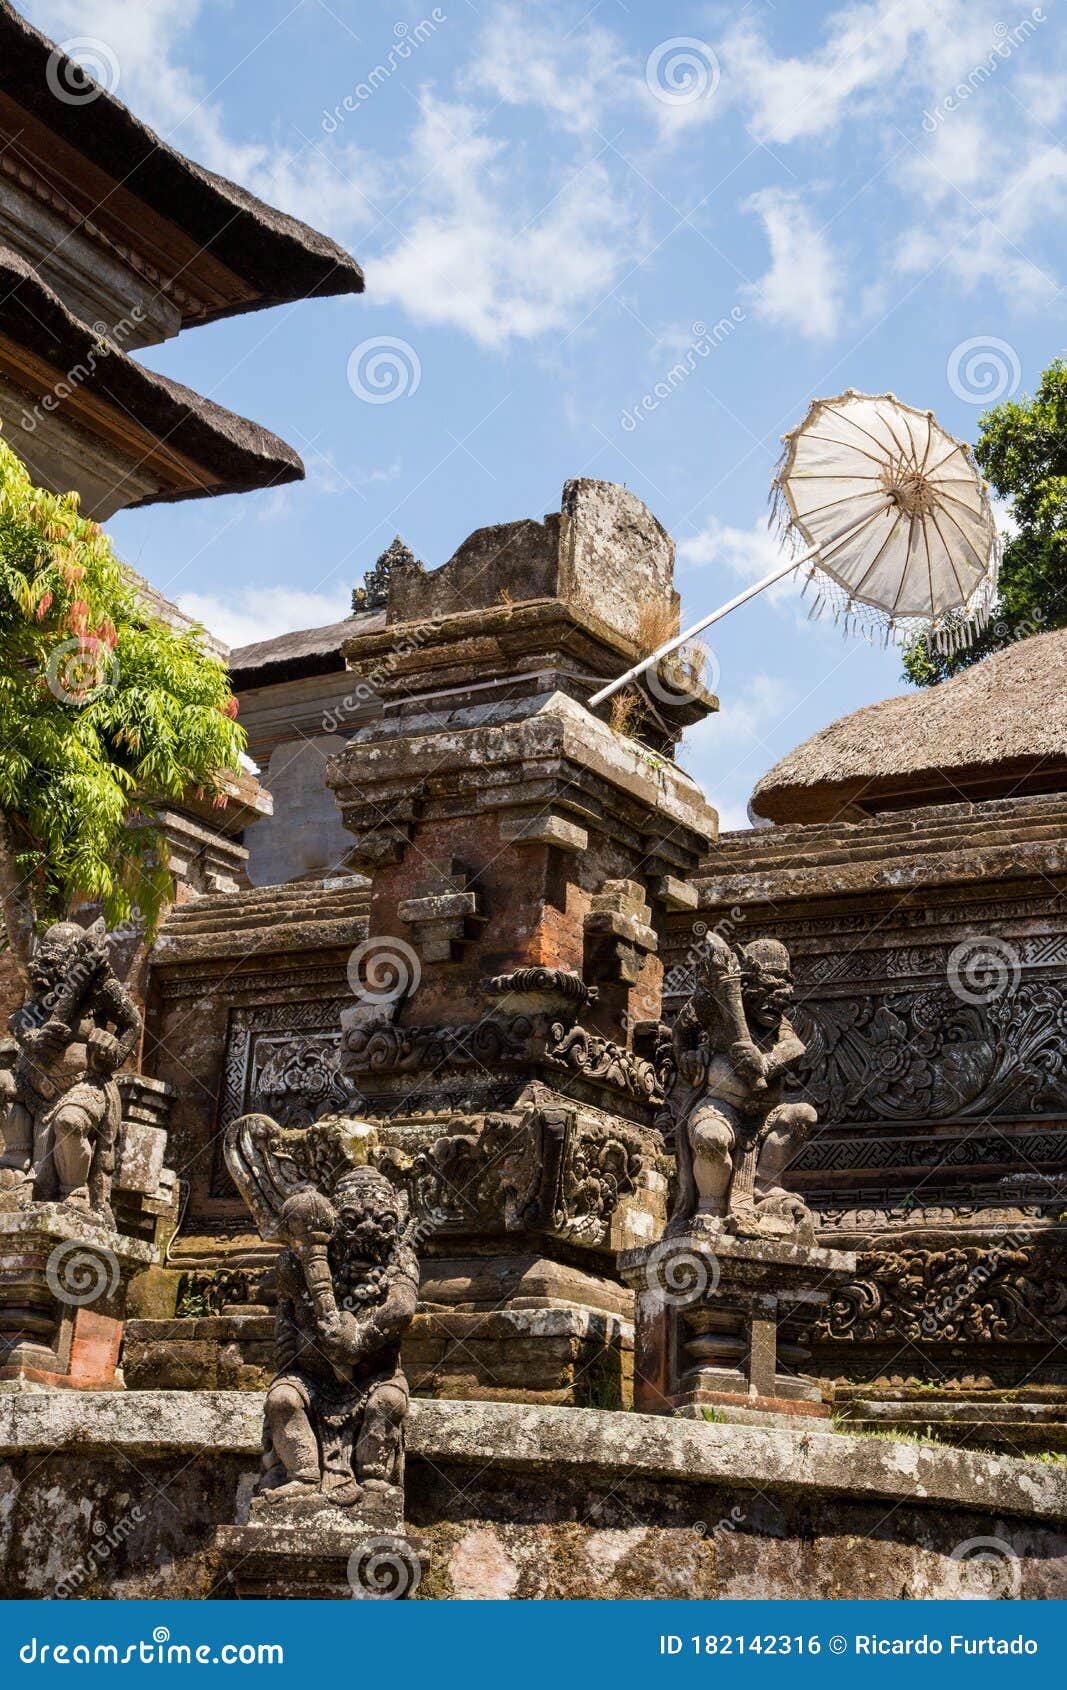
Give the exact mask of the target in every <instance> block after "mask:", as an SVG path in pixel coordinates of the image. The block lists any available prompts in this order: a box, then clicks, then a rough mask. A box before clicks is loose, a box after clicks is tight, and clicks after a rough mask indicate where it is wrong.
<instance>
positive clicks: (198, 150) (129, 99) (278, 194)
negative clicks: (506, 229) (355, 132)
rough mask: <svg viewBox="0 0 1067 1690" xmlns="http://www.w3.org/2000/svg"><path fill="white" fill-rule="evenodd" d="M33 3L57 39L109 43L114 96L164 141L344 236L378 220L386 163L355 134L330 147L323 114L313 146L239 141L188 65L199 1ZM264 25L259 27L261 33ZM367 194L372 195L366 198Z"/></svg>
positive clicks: (35, 16)
mask: <svg viewBox="0 0 1067 1690" xmlns="http://www.w3.org/2000/svg"><path fill="white" fill-rule="evenodd" d="M26 10H27V11H28V13H29V15H30V16H31V18H32V20H33V22H34V23H35V24H36V25H37V27H38V28H39V29H43V30H44V31H45V33H46V34H48V35H50V36H51V37H52V38H53V40H56V41H61V42H62V41H65V40H71V39H82V40H84V39H85V38H86V37H88V38H90V39H93V40H97V41H101V42H103V43H105V44H106V46H107V47H108V48H109V49H110V52H111V54H112V56H113V57H114V60H115V63H116V64H117V65H118V68H119V81H118V84H117V86H116V87H115V88H114V90H113V91H114V93H115V94H116V95H117V96H118V98H119V99H121V100H123V101H125V102H126V103H127V104H128V105H129V106H130V107H131V108H132V110H133V111H134V112H135V113H136V114H137V116H138V117H140V118H142V119H143V120H144V121H145V122H146V123H149V124H151V125H152V127H153V128H154V129H157V130H158V131H159V133H160V134H161V135H162V137H163V139H164V140H165V141H166V142H167V143H168V144H169V145H170V146H173V147H177V148H178V149H179V151H181V152H184V153H188V154H189V155H190V157H192V158H194V159H196V160H197V162H198V163H200V164H206V165H208V166H209V168H210V169H212V170H215V171H217V172H218V173H219V174H220V175H222V176H226V177H229V178H230V179H231V180H232V181H234V182H238V183H240V184H241V186H242V187H246V188H250V189H251V190H252V192H253V193H255V194H258V195H259V196H260V197H261V198H262V199H265V200H266V201H267V202H268V203H269V204H271V205H276V206H278V207H280V208H281V209H282V210H283V211H288V212H290V213H291V214H292V215H293V216H296V217H300V218H303V219H304V221H305V222H309V223H312V224H314V225H316V226H317V227H320V228H322V229H325V230H327V231H328V232H329V233H331V234H333V235H334V236H336V237H338V238H347V237H350V236H351V235H352V233H353V232H354V231H355V230H357V229H362V228H364V227H365V226H366V225H367V224H368V222H370V221H371V220H372V219H373V216H374V211H373V206H372V205H371V203H369V201H373V202H377V201H378V200H379V199H380V198H381V197H382V196H384V194H385V193H386V191H387V180H388V178H387V175H386V173H385V171H384V169H383V166H382V164H381V162H380V161H379V160H377V159H375V158H374V157H373V155H371V154H369V153H367V152H366V151H364V150H363V149H362V148H359V147H357V146H356V145H355V144H354V143H352V142H351V141H337V140H334V141H332V142H331V144H330V145H329V146H328V147H327V146H326V144H325V141H324V138H323V136H322V135H321V133H320V132H319V129H318V116H317V114H316V116H315V119H314V120H310V119H309V126H310V125H311V124H312V123H313V125H314V127H313V129H312V132H311V133H310V134H309V136H308V139H309V140H310V141H313V142H314V143H316V145H315V146H314V147H307V146H306V145H305V144H304V143H303V142H300V143H298V144H297V145H296V146H279V145H277V144H276V143H275V142H273V141H270V142H268V141H261V140H238V139H236V138H235V137H234V135H233V134H232V132H231V130H230V128H229V125H228V122H227V119H226V114H225V101H224V97H223V98H220V99H214V98H212V92H211V90H210V88H208V87H207V86H206V84H205V82H204V80H203V79H202V78H201V77H200V76H198V75H196V74H195V73H194V72H193V71H191V70H189V69H187V68H186V66H185V65H184V64H183V63H182V56H183V53H184V51H185V48H186V42H187V40H188V38H189V37H190V36H191V35H192V33H193V32H194V30H195V27H196V26H197V24H198V23H199V22H200V21H201V17H202V13H203V5H202V0H137V4H136V5H131V4H130V0H32V3H31V4H29V5H27V7H26ZM259 35H260V31H259V29H258V26H257V29H256V38H257V40H258V38H259ZM364 196H369V201H368V199H367V198H365V197H364Z"/></svg>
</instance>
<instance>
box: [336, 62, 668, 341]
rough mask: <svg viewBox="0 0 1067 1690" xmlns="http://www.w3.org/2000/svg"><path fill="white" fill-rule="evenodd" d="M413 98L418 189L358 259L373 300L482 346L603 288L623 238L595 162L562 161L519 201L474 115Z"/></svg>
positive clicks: (629, 233)
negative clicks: (550, 192)
mask: <svg viewBox="0 0 1067 1690" xmlns="http://www.w3.org/2000/svg"><path fill="white" fill-rule="evenodd" d="M421 106H422V115H421V119H420V122H419V125H418V128H417V130H416V133H415V136H414V139H413V155H414V162H415V169H416V171H417V172H419V173H420V174H422V173H423V172H425V173H426V176H427V180H426V186H425V189H424V191H422V192H420V194H419V195H418V196H417V198H416V200H415V204H414V210H413V208H412V204H411V202H409V204H408V207H407V217H406V222H407V225H408V227H407V231H406V233H405V234H404V235H403V236H402V237H401V239H400V240H399V241H398V243H397V245H396V246H395V247H393V248H392V250H391V251H390V252H388V253H387V254H386V255H385V256H384V257H382V258H378V259H373V260H369V261H368V263H367V285H368V288H369V289H371V290H372V291H373V294H374V297H375V298H376V299H379V300H386V301H389V300H391V301H394V302H395V303H397V304H400V305H402V306H403V307H404V308H405V310H407V311H408V312H409V313H410V314H411V315H412V316H413V317H415V318H417V319H418V320H419V321H421V322H424V323H426V322H429V323H442V324H446V323H449V324H453V325H454V326H456V327H458V328H461V329H463V330H464V331H465V332H466V333H467V334H469V335H471V336H472V337H473V339H475V340H477V341H478V342H480V344H482V345H483V346H503V345H504V344H505V343H506V342H507V341H509V340H511V339H518V340H525V339H530V338H531V337H533V336H535V335H539V334H544V333H546V332H547V331H549V330H553V329H556V330H558V329H565V328H569V327H572V326H574V324H575V322H576V320H577V319H578V318H579V316H580V314H581V312H582V311H583V310H584V309H585V308H586V307H587V306H591V305H593V304H595V303H596V302H597V301H598V300H599V299H600V298H602V297H603V296H604V295H605V294H606V293H608V292H609V291H610V289H611V287H612V285H613V283H614V281H615V279H616V277H617V276H618V274H619V272H620V270H621V267H622V264H623V261H624V259H625V257H626V255H627V253H628V252H629V250H630V249H631V247H632V244H633V241H634V238H635V237H634V231H633V222H632V219H631V216H630V213H629V211H628V209H627V207H626V205H625V204H624V203H623V202H622V201H621V200H619V199H618V198H617V197H616V193H615V189H614V186H613V183H612V181H611V178H610V177H609V175H608V172H607V170H606V169H605V167H604V166H603V165H602V164H600V163H599V162H587V163H585V164H584V165H579V166H577V167H575V168H573V169H571V168H569V167H568V169H567V170H566V171H565V172H564V176H563V180H562V182H561V183H560V186H559V188H558V190H557V192H556V194H555V195H554V197H552V198H550V199H549V200H548V203H547V204H544V205H543V206H538V204H537V203H536V201H535V202H534V203H532V204H531V203H530V202H529V201H528V199H527V198H526V196H524V195H523V194H522V191H521V186H520V185H519V183H518V180H517V177H516V175H515V174H513V173H512V171H511V170H510V169H507V170H505V161H504V155H505V151H506V146H505V143H503V142H501V141H498V140H493V139H491V138H490V137H489V136H487V135H486V134H484V133H481V132H479V129H478V123H479V113H478V112H476V111H475V110H473V109H472V108H470V107H467V106H463V105H457V104H455V103H450V102H448V101H445V100H443V99H440V98H437V97H436V96H432V95H424V97H423V100H422V102H421ZM509 164H510V160H509Z"/></svg>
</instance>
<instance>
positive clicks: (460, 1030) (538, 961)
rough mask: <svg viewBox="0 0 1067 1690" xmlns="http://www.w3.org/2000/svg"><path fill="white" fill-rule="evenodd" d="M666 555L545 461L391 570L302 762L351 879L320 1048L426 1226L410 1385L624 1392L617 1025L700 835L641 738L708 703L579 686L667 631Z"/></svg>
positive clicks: (657, 1179) (609, 503) (601, 493)
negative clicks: (628, 700)
mask: <svg viewBox="0 0 1067 1690" xmlns="http://www.w3.org/2000/svg"><path fill="white" fill-rule="evenodd" d="M673 555H674V547H673V543H672V542H671V540H670V538H669V536H668V535H666V534H665V532H664V531H663V529H662V528H661V527H660V525H659V524H658V523H657V522H656V520H655V518H654V517H653V516H652V515H651V513H650V512H649V511H648V510H647V509H646V507H645V506H644V505H643V504H641V502H640V501H639V500H638V499H636V498H635V497H634V496H633V495H632V494H631V493H628V492H627V491H626V490H625V489H623V488H620V487H615V486H611V485H610V484H607V483H602V482H591V481H578V482H571V483H569V484H568V485H567V487H566V488H565V489H564V496H563V506H562V510H561V511H560V512H559V513H558V514H554V515H552V516H549V517H546V518H545V520H544V522H543V523H534V522H521V523H513V524H509V525H507V526H505V527H501V528H493V529H484V530H481V531H479V532H478V533H476V534H473V535H472V536H471V537H470V539H469V540H467V541H466V542H465V544H464V545H463V546H462V547H461V548H460V550H459V551H458V552H457V553H456V555H455V556H454V557H453V558H452V559H451V560H450V562H449V563H447V564H445V565H444V566H443V567H442V568H440V569H438V570H437V571H435V572H432V573H429V572H426V571H424V570H423V569H422V567H421V566H420V565H417V564H415V563H414V561H412V562H410V563H407V564H404V563H401V564H400V565H399V566H396V567H394V568H393V570H392V572H391V579H390V584H389V602H388V612H387V618H386V623H385V626H384V627H377V628H375V629H374V630H373V631H370V632H366V631H364V632H360V633H357V634H355V635H354V637H353V639H352V641H351V642H350V644H349V645H348V646H347V647H346V656H347V661H348V665H349V669H350V671H351V687H352V689H353V691H355V690H357V689H358V688H359V687H360V686H364V687H367V686H369V687H372V688H373V689H374V691H375V693H376V694H377V696H378V697H379V698H380V699H381V700H382V710H381V713H380V715H379V716H378V718H377V719H376V720H374V721H371V722H369V723H364V724H363V725H362V726H360V727H359V728H357V730H356V732H355V733H354V734H353V736H352V738H351V739H350V740H349V742H348V743H347V745H346V747H345V749H344V750H343V751H341V752H339V753H338V754H337V756H336V757H335V758H334V759H333V760H332V762H331V765H330V769H329V772H328V776H327V779H328V783H329V785H330V786H331V787H332V788H333V790H334V792H335V795H336V797H337V801H338V803H339V805H340V808H341V812H342V816H343V818H344V822H345V825H346V827H347V828H348V830H349V832H350V833H351V835H352V850H351V855H350V858H349V866H350V867H352V868H354V869H358V870H359V871H360V872H361V873H363V874H365V875H367V876H368V877H369V879H370V882H371V885H370V916H369V924H368V937H367V939H366V940H365V941H364V943H363V944H362V945H361V946H359V947H357V951H356V952H355V953H354V954H353V961H352V969H351V978H352V982H353V985H354V987H355V992H356V998H355V1002H354V1004H353V1007H352V1008H351V1010H350V1011H348V1013H347V1014H346V1015H345V1016H344V1017H343V1022H342V1025H343V1037H342V1066H343V1068H344V1071H345V1073H346V1075H347V1076H348V1078H349V1079H350V1081H351V1082H352V1083H353V1084H354V1085H355V1086H356V1087H357V1088H358V1090H359V1092H360V1094H361V1098H362V1104H361V1106H360V1107H361V1109H362V1111H363V1112H364V1113H365V1114H366V1115H367V1116H368V1118H370V1119H372V1120H375V1121H377V1122H378V1123H379V1124H380V1131H381V1139H382V1145H383V1152H382V1154H383V1156H384V1157H385V1158H386V1159H387V1161H388V1163H389V1167H390V1171H391V1172H392V1174H393V1176H394V1177H395V1178H397V1179H399V1180H400V1181H401V1182H403V1183H404V1184H405V1185H406V1187H407V1189H408V1190H409V1192H410V1195H411V1197H412V1202H413V1207H414V1209H415V1210H416V1212H421V1213H422V1214H423V1215H425V1216H426V1217H427V1222H426V1225H427V1229H428V1231H427V1235H426V1236H425V1237H424V1239H423V1240H422V1241H421V1243H420V1249H421V1253H422V1256H423V1263H424V1265H423V1311H422V1313H421V1314H420V1315H419V1316H417V1317H416V1327H415V1330H414V1333H413V1340H412V1342H413V1346H414V1348H415V1354H414V1355H413V1356H412V1358H411V1361H410V1363H409V1365H410V1367H411V1370H412V1372H413V1374H414V1375H415V1376H416V1377H417V1378H418V1377H420V1376H421V1378H422V1379H423V1381H424V1387H425V1385H429V1387H430V1388H432V1389H434V1390H435V1391H437V1392H438V1393H439V1394H440V1393H442V1392H444V1393H448V1392H452V1393H453V1394H456V1395H471V1394H488V1395H495V1396H513V1397H524V1398H527V1399H529V1398H531V1397H533V1398H534V1399H536V1400H543V1401H606V1402H611V1401H622V1400H625V1398H626V1397H627V1395H628V1389H629V1386H628V1378H629V1372H630V1367H631V1360H632V1358H631V1348H630V1346H631V1343H632V1328H631V1324H630V1310H631V1306H632V1305H631V1299H630V1296H629V1293H628V1292H627V1291H626V1290H625V1289H624V1287H623V1286H622V1285H621V1283H620V1281H619V1278H618V1274H617V1271H616V1256H617V1253H618V1251H619V1250H621V1249H626V1248H632V1247H635V1246H637V1245H639V1244H641V1243H645V1242H648V1241H651V1240H652V1239H653V1238H655V1237H657V1236H658V1235H659V1232H660V1231H661V1230H662V1226H663V1222H664V1218H665V1198H666V1186H667V1179H668V1176H669V1172H670V1158H669V1155H668V1153H667V1149H666V1146H665V1144H664V1141H663V1138H662V1135H661V1134H660V1132H659V1131H658V1130H657V1129H656V1126H655V1121H656V1116H657V1113H658V1111H659V1108H660V1105H661V1102H662V1100H661V1097H660V1093H659V1087H658V1082H657V1079H656V1074H655V1070H654V1068H653V1064H652V1062H651V1061H650V1060H648V1056H647V1054H646V1053H645V1052H644V1051H643V1050H641V1049H640V1048H638V1049H635V1046H634V1029H635V1028H638V1027H640V1026H641V1025H645V1026H647V1025H648V1024H649V1023H652V1024H653V1025H655V1024H656V1023H657V1021H658V1017H659V1014H660V996H661V982H662V965H661V962H660V959H659V955H658V940H657V929H658V928H659V929H662V926H663V922H664V920H665V915H666V910H667V909H668V908H671V907H674V905H675V903H676V901H677V898H678V895H679V892H681V893H682V894H684V883H685V880H686V878H687V877H688V876H690V875H691V874H692V873H693V871H694V869H695V867H696V865H697V863H698V862H699V860H700V859H701V857H702V856H703V855H704V854H705V853H706V851H707V849H708V847H709V845H710V843H711V842H712V841H713V839H714V837H715V833H716V816H715V812H714V810H713V809H711V807H710V806H709V805H708V804H707V802H706V801H705V799H704V797H703V795H702V794H701V792H700V790H699V788H698V787H697V786H696V785H695V783H694V782H693V781H692V780H691V779H690V778H689V777H688V776H687V775H686V774H685V773H684V772H683V771H682V770H681V769H680V768H679V767H678V766H677V764H675V763H674V762H673V760H672V755H671V754H672V751H673V748H674V744H675V742H676V740H677V739H678V737H679V736H680V734H681V732H682V730H683V728H684V727H685V726H687V725H688V724H690V723H692V722H694V721H697V720H699V719H700V718H701V717H702V716H703V715H705V714H706V713H707V712H708V711H709V710H712V709H714V708H715V707H716V701H715V700H714V699H713V698H711V697H710V695H708V694H706V693H705V692H703V690H702V689H701V688H700V687H699V685H697V684H696V683H695V682H691V681H690V682H689V683H687V684H686V685H685V686H681V685H677V683H676V689H677V690H676V692H675V693H674V694H673V695H672V696H673V702H672V703H671V704H670V705H667V704H664V703H663V702H662V700H661V699H659V698H658V697H656V696H651V695H645V696H644V699H643V703H639V704H637V705H635V707H634V711H633V713H632V714H631V716H630V717H629V718H628V726H627V730H626V731H625V732H624V731H620V728H619V727H618V726H617V727H613V726H612V725H611V722H610V721H609V720H608V719H606V716H607V713H606V712H605V713H602V714H601V715H600V716H597V715H594V714H592V713H591V712H590V711H589V709H588V707H587V704H586V700H587V699H588V698H589V696H590V695H591V694H592V693H593V692H594V691H595V690H596V689H597V688H598V687H599V685H600V684H601V683H602V681H603V680H604V679H605V678H608V677H611V676H613V675H616V674H618V673H620V672H621V671H622V670H623V669H624V668H626V667H628V666H629V664H631V663H632V662H633V661H634V659H635V658H636V657H637V656H639V655H640V654H641V653H642V651H643V650H646V649H648V647H649V645H650V644H652V643H655V642H654V641H653V640H652V639H651V638H650V637H649V635H648V633H647V629H648V628H649V627H650V626H653V625H655V626H656V629H657V632H656V639H662V638H663V637H664V632H663V630H664V618H665V617H666V619H667V620H668V621H670V619H672V618H673V621H674V626H677V595H676V594H675V593H674V590H673V586H672V579H671V578H672V570H673ZM667 631H668V632H669V628H668V630H667ZM420 1344H421V1345H422V1355H421V1358H420V1355H419V1345H420ZM420 1360H421V1363H422V1365H421V1366H420Z"/></svg>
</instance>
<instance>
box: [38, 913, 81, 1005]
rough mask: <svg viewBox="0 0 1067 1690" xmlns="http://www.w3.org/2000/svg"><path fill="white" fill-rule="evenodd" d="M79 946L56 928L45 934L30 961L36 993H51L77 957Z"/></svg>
mask: <svg viewBox="0 0 1067 1690" xmlns="http://www.w3.org/2000/svg"><path fill="white" fill-rule="evenodd" d="M77 950H78V947H77V944H76V943H75V942H74V941H72V940H71V939H70V938H68V937H67V935H66V934H65V933H61V932H56V930H55V929H54V928H52V929H50V930H49V932H47V933H45V934H44V936H43V938H42V939H41V941H40V943H39V944H38V945H37V948H36V950H35V951H34V953H33V956H32V957H31V958H30V961H29V976H30V981H31V984H32V985H33V987H34V990H35V991H38V992H49V991H51V990H52V989H53V988H54V987H55V986H57V985H58V984H59V981H60V980H61V979H62V977H63V975H64V974H65V973H66V972H67V970H68V969H69V968H70V966H71V964H72V963H73V961H74V959H75V956H76V955H77Z"/></svg>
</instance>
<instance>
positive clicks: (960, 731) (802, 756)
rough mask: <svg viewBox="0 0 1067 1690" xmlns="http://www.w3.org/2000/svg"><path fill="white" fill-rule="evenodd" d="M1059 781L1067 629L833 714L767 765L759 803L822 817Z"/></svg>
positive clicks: (794, 815)
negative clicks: (933, 682)
mask: <svg viewBox="0 0 1067 1690" xmlns="http://www.w3.org/2000/svg"><path fill="white" fill-rule="evenodd" d="M1053 791H1067V628H1060V629H1056V630H1054V631H1053V632H1051V633H1048V634H1039V635H1036V636H1034V637H1033V638H1031V639H1027V640H1018V641H1017V642H1016V643H1015V644H1014V645H1011V646H1009V647H1007V649H1006V650H1004V651H1000V652H996V653H995V654H994V655H993V656H992V657H987V658H985V659H984V661H983V662H981V663H976V664H975V665H974V667H973V668H971V669H967V670H965V671H964V672H963V674H961V675H957V676H955V677H954V678H953V679H952V680H949V681H942V682H941V684H940V685H939V686H936V687H928V688H922V689H919V690H917V691H915V692H909V693H905V694H904V695H903V696H902V697H900V698H887V699H885V700H884V701H883V702H882V703H880V704H869V705H867V706H866V708H865V709H863V710H855V711H853V713H852V714H851V715H850V716H842V717H841V718H840V719H839V720H838V721H836V722H831V724H830V726H829V727H828V728H823V730H822V732H821V733H817V734H814V735H813V736H812V738H811V739H808V740H805V741H804V743H803V745H798V746H797V748H796V750H795V751H791V752H790V753H789V755H788V757H783V759H782V761H781V762H780V763H776V764H775V766H774V768H773V769H771V770H770V771H769V773H767V774H765V775H764V777H763V779H762V780H761V781H760V782H759V785H758V786H757V787H756V790H755V792H754V793H753V795H752V807H753V809H754V810H755V811H756V812H757V814H759V815H761V816H766V817H768V818H769V819H770V820H771V821H775V822H823V821H832V820H834V819H835V818H841V817H850V816H851V817H856V816H860V815H867V814H872V813H874V812H877V811H880V810H887V809H899V808H902V807H907V806H911V805H915V804H934V803H941V804H944V803H952V802H958V801H959V800H960V799H972V800H977V799H983V798H996V797H1008V796H1012V795H1021V794H1025V793H1033V792H1053Z"/></svg>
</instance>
